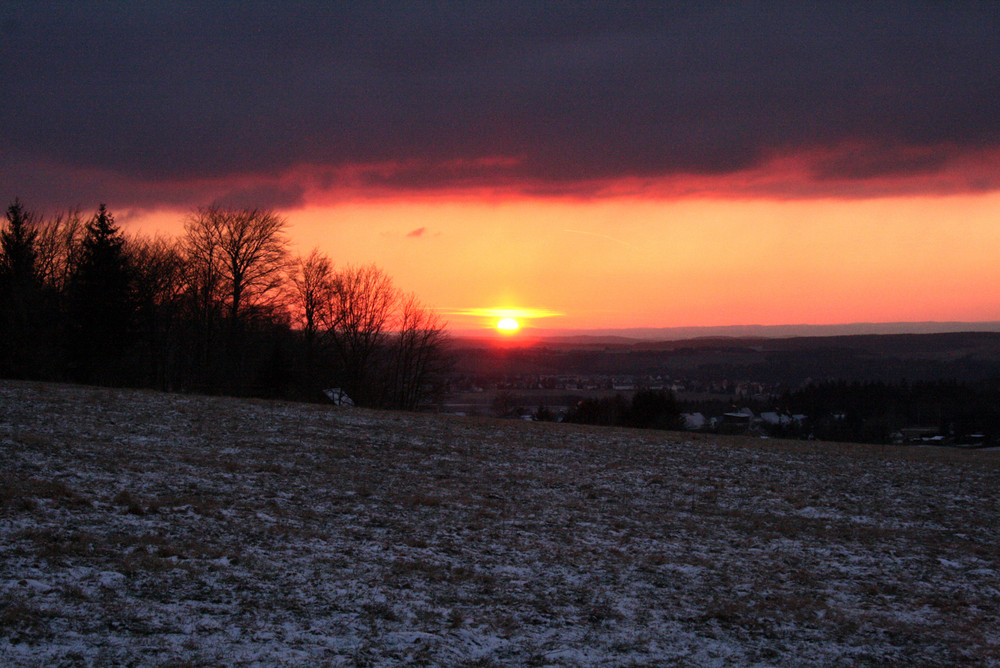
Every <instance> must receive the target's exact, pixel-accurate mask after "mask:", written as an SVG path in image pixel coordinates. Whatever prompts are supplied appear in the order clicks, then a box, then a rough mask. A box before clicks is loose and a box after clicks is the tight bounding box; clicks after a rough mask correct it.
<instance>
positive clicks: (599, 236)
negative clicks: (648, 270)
mask: <svg viewBox="0 0 1000 668" xmlns="http://www.w3.org/2000/svg"><path fill="white" fill-rule="evenodd" d="M563 232H572V233H573V234H586V235H587V236H588V237H597V238H599V239H607V240H608V241H614V242H615V243H616V244H621V245H622V246H628V247H629V248H635V245H634V244H630V243H629V242H627V241H622V240H621V239H615V238H614V237H609V236H608V235H606V234H598V233H597V232H584V231H583V230H563Z"/></svg>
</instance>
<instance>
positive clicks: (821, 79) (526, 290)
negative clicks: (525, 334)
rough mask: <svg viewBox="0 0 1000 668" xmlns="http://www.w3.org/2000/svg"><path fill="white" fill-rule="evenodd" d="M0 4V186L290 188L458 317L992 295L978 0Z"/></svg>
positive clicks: (287, 202)
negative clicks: (1, 93) (666, 3)
mask: <svg viewBox="0 0 1000 668" xmlns="http://www.w3.org/2000/svg"><path fill="white" fill-rule="evenodd" d="M662 4H664V3H606V2H594V3H588V2H573V3H560V4H555V3H542V2H525V3H517V2H503V3H501V2H483V3H476V2H444V3H422V2H421V3H417V2H412V3H379V4H375V3H243V2H234V3H218V4H213V6H212V7H211V8H207V7H203V6H201V3H162V4H156V5H153V6H145V4H140V3H135V6H134V7H133V6H131V4H130V3H87V2H81V3H61V2H51V3H49V2H32V3H23V2H2V3H0V7H2V10H0V77H2V82H3V91H4V96H3V102H2V103H0V196H2V197H4V198H5V202H9V201H11V200H13V199H14V197H19V198H20V199H21V201H22V202H23V203H24V204H25V205H26V206H27V207H28V208H29V209H33V210H36V211H39V212H41V213H44V214H53V213H56V212H59V211H65V210H66V209H67V208H69V207H75V206H79V207H80V208H81V209H82V210H83V211H84V212H90V211H93V210H94V209H96V207H97V204H98V203H99V202H106V203H107V204H108V206H109V208H110V209H111V211H112V212H113V213H114V214H115V215H116V217H117V220H118V222H119V223H121V224H122V225H123V227H124V228H125V229H126V230H127V231H130V232H131V231H142V232H149V233H152V232H164V233H167V234H174V233H177V232H178V231H179V229H180V227H181V223H182V222H183V219H184V217H185V215H187V214H188V213H189V212H191V211H192V210H193V209H194V208H196V207H198V206H204V205H208V204H213V203H214V204H219V205H223V206H255V207H266V208H273V209H276V210H278V211H279V212H281V213H282V214H283V215H285V216H286V217H287V219H288V221H289V223H290V225H291V228H290V230H291V233H292V238H293V242H294V244H295V249H296V251H297V252H303V253H306V252H308V251H309V250H310V249H311V248H312V247H318V248H320V249H321V250H322V251H324V252H326V253H327V254H329V255H330V257H331V258H332V259H333V261H334V262H335V263H336V264H337V265H340V266H344V265H348V264H358V263H368V262H374V263H376V264H377V265H379V266H380V267H382V268H383V269H385V270H386V271H387V272H388V273H389V274H390V275H391V276H393V278H394V279H395V281H396V283H397V285H398V286H399V287H401V288H403V289H404V290H406V291H413V292H415V293H416V294H417V295H418V296H419V297H420V298H421V299H422V301H423V302H424V303H425V304H426V305H428V306H429V307H432V308H434V309H436V310H438V311H439V312H440V313H442V314H443V317H445V318H446V319H447V320H448V321H449V322H450V323H451V324H452V326H453V327H455V328H470V327H476V326H480V325H488V324H489V321H490V319H491V318H493V317H494V315H491V314H493V313H494V312H498V311H497V310H498V309H509V310H518V311H520V312H521V313H522V316H527V317H524V318H523V319H524V321H525V323H526V324H530V325H533V326H536V327H544V328H554V329H594V328H600V329H606V328H632V327H682V326H683V327H688V326H712V325H743V324H763V325H779V324H799V323H805V324H825V323H847V322H899V321H910V322H922V321H1000V6H998V4H996V3H993V2H981V3H978V2H975V3H974V2H967V3H962V2H954V3H942V2H933V3H921V2H899V3H896V2H885V3H883V2H879V3H815V4H813V3H756V2H745V3H710V2H706V3H678V4H677V6H674V7H666V8H665V7H663V6H661V5H662Z"/></svg>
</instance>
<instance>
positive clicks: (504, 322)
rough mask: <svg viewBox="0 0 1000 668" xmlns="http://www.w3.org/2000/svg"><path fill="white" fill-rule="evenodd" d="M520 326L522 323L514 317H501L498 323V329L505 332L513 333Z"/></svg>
mask: <svg viewBox="0 0 1000 668" xmlns="http://www.w3.org/2000/svg"><path fill="white" fill-rule="evenodd" d="M520 328H521V325H520V324H518V322H517V320H514V318H501V319H500V321H499V322H498V323H497V329H498V330H500V331H501V332H503V333H504V334H513V333H514V332H516V331H517V330H518V329H520Z"/></svg>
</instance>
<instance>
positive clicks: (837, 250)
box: [128, 193, 1000, 329]
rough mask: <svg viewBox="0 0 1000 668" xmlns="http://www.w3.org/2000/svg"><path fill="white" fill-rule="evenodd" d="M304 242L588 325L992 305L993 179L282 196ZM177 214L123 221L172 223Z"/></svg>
mask: <svg viewBox="0 0 1000 668" xmlns="http://www.w3.org/2000/svg"><path fill="white" fill-rule="evenodd" d="M282 213H284V215H286V216H287V218H288V220H289V222H290V224H291V230H290V231H291V235H292V238H293V240H294V243H295V246H296V250H297V251H300V252H308V250H309V249H311V248H312V247H313V246H316V247H318V248H320V249H321V250H322V251H324V252H326V253H327V254H329V255H330V257H331V258H332V259H333V260H334V262H335V264H338V265H346V264H358V263H368V262H374V263H376V264H377V265H379V266H380V267H382V268H383V269H385V270H386V271H387V272H388V273H389V274H390V275H391V276H392V277H393V278H394V279H395V281H396V283H397V285H398V286H399V287H401V288H402V289H404V290H406V291H413V292H415V293H416V294H417V295H418V297H420V299H421V300H422V301H423V302H424V303H425V304H426V305H428V306H430V307H433V308H435V309H439V310H440V311H441V313H442V314H443V315H444V317H445V318H446V319H447V320H448V322H449V324H450V326H451V327H453V328H456V329H464V328H473V327H479V326H492V325H493V324H495V323H494V322H493V320H495V318H491V317H489V316H484V315H470V314H469V313H468V311H469V310H470V309H477V308H478V309H483V308H530V309H543V310H545V311H548V312H551V313H556V314H559V315H550V316H549V317H545V318H522V324H526V325H528V326H529V327H530V326H535V327H545V328H558V329H562V328H567V329H592V328H626V327H682V326H683V327H687V326H714V325H747V324H760V325H779V324H833V323H848V322H900V321H913V322H923V321H987V320H1000V287H998V286H1000V258H998V251H1000V193H990V194H981V195H953V196H935V197H886V198H873V199H855V200H835V199H801V200H790V201H775V200H768V199H760V198H758V199H747V200H735V199H709V198H682V199H673V200H668V199H655V198H645V199H643V198H608V199H597V200H587V201H573V200H568V199H549V200H543V199H526V198H513V199H509V200H507V201H499V202H497V201H488V200H477V199H473V198H464V199H460V198H452V199H447V198H439V199H433V198H427V199H375V200H368V201H352V202H346V203H340V204H334V205H330V206H315V207H310V208H304V209H296V210H288V211H283V212H282ZM182 218H183V214H182V213H177V212H160V213H155V214H146V215H140V216H134V217H130V218H128V221H129V222H128V228H129V229H132V230H136V229H140V230H144V231H147V232H149V231H153V230H157V229H159V230H163V231H171V230H177V229H179V227H180V221H181V219H182Z"/></svg>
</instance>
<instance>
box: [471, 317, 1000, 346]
mask: <svg viewBox="0 0 1000 668" xmlns="http://www.w3.org/2000/svg"><path fill="white" fill-rule="evenodd" d="M954 332H1000V321H990V322H856V323H847V324H840V325H727V326H719V327H632V328H624V329H542V328H531V329H530V330H526V331H525V334H530V337H531V338H532V339H535V340H538V339H546V340H555V341H557V342H560V343H589V344H596V343H615V344H627V343H629V342H632V341H682V340H685V339H698V338H768V339H782V338H794V337H800V336H856V335H863V334H947V333H954ZM453 333H454V334H455V335H456V336H460V337H466V336H473V337H482V336H483V331H482V330H457V331H455V332H453Z"/></svg>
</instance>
